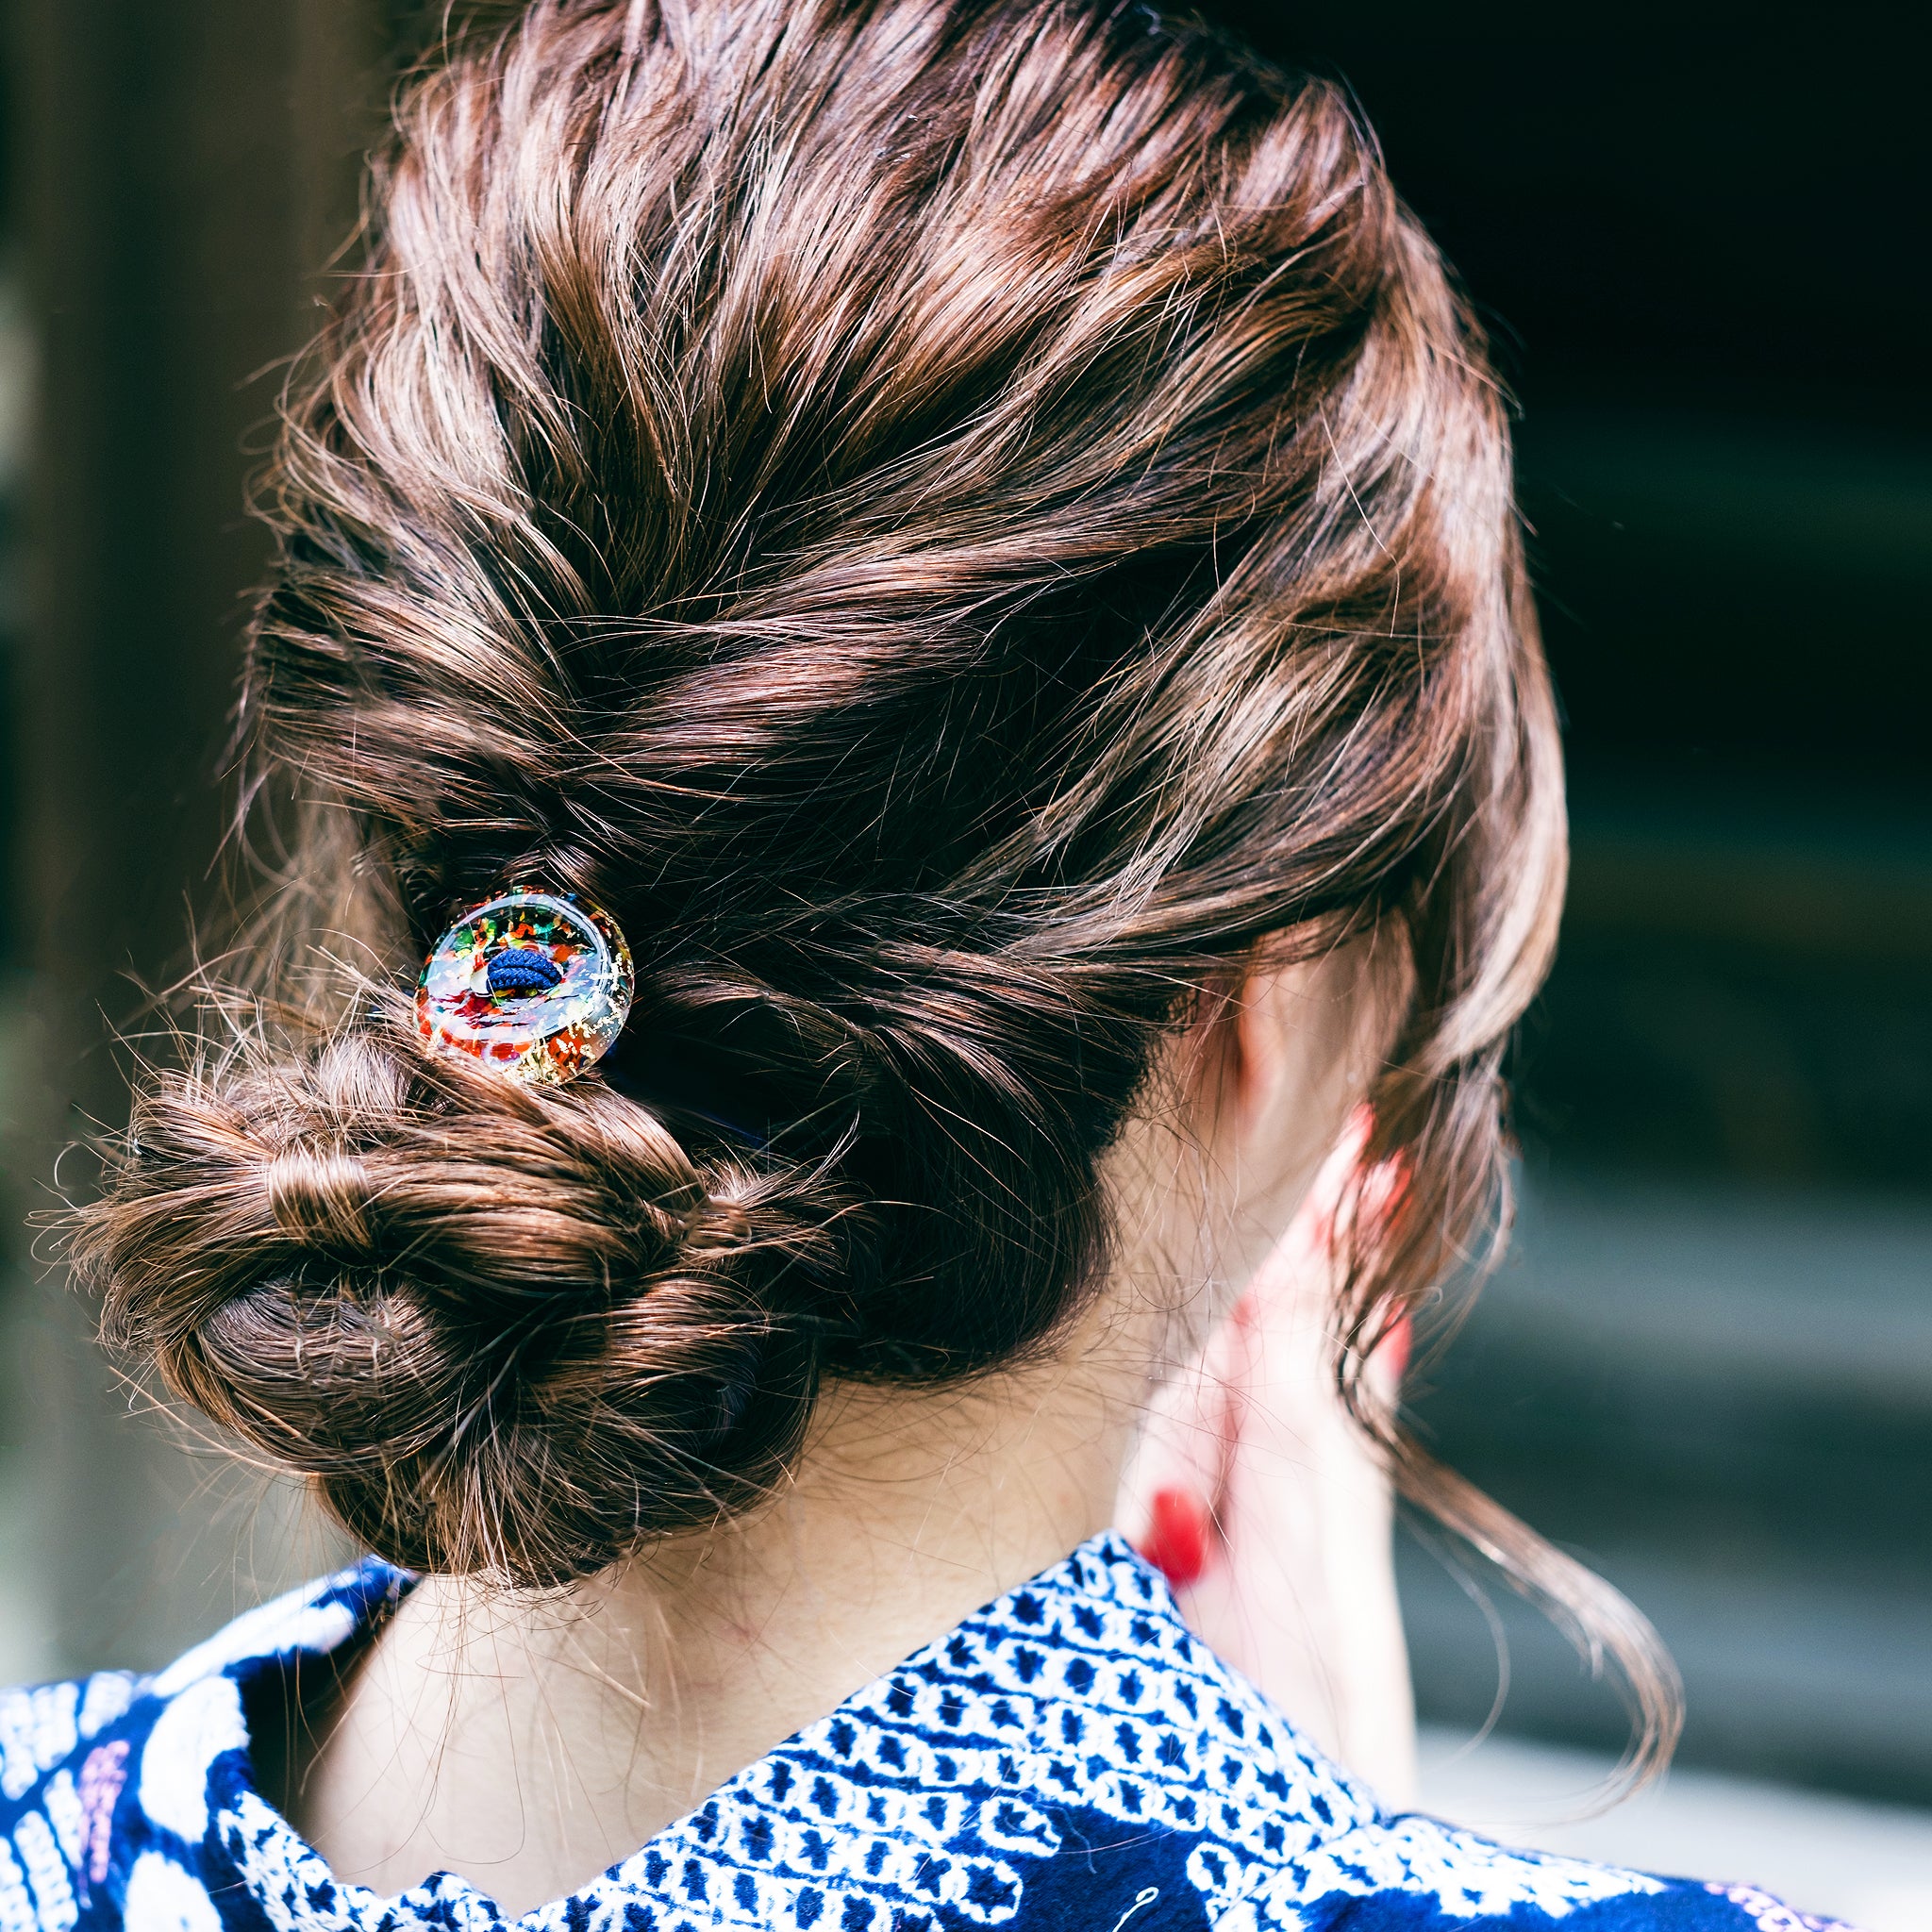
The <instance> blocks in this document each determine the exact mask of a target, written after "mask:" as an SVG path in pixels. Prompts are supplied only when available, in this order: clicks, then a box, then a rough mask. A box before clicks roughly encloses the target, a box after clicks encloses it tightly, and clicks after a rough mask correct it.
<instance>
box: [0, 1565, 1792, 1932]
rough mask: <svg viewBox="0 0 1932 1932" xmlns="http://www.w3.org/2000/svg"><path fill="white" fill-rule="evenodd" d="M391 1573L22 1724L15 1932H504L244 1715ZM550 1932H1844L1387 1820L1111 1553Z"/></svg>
mask: <svg viewBox="0 0 1932 1932" xmlns="http://www.w3.org/2000/svg"><path fill="white" fill-rule="evenodd" d="M408 1584H409V1579H408V1577H407V1576H405V1575H403V1574H401V1573H399V1572H397V1571H394V1570H391V1569H390V1568H389V1567H388V1566H386V1565H384V1564H382V1563H379V1562H376V1561H375V1560H374V1559H371V1560H370V1561H367V1562H365V1563H362V1564H361V1565H359V1566H358V1568H356V1569H354V1570H350V1571H346V1572H344V1573H343V1574H341V1575H339V1576H335V1577H332V1578H329V1579H327V1580H325V1581H324V1582H322V1583H318V1584H313V1585H310V1586H309V1587H308V1589H306V1590H302V1591H296V1592H294V1593H293V1594H292V1595H290V1596H288V1597H285V1598H283V1599H281V1600H280V1601H279V1602H276V1603H273V1604H270V1605H267V1606H266V1607H263V1608H261V1609H258V1610H254V1611H251V1612H250V1613H249V1614H248V1615H246V1616H244V1617H242V1618H241V1619H239V1620H238V1621H237V1622H236V1623H234V1624H230V1625H229V1626H228V1628H227V1629H225V1631H223V1632H222V1633H221V1634H220V1635H219V1636H217V1637H215V1638H213V1639H211V1640H210V1641H208V1642H207V1643H204V1644H202V1645H200V1646H199V1647H198V1648H197V1649H194V1650H192V1651H190V1652H189V1653H188V1655H187V1656H186V1657H182V1658H181V1659H180V1660H179V1661H178V1662H177V1663H175V1664H173V1665H171V1666H170V1667H169V1668H168V1669H167V1670H164V1671H162V1672H161V1673H160V1674H158V1675H157V1676H152V1677H137V1676H133V1675H130V1674H125V1673H122V1672H110V1673H104V1674H100V1675H98V1676H94V1677H90V1678H88V1679H87V1680H86V1681H85V1682H83V1683H73V1684H54V1685H49V1686H46V1687H44V1688H42V1689H41V1690H37V1691H8V1692H5V1693H0V1834H4V1835H0V1932H75V1928H76V1927H78V1928H87V1932H92V1928H100V1932H108V1928H115V1932H118V1928H122V1927H125V1928H126V1932H418V1928H425V1927H432V1926H433V1927H438V1928H441V1932H496V1928H500V1927H503V1925H504V1924H505V1920H504V1915H503V1914H502V1913H501V1912H500V1911H499V1910H498V1909H497V1907H496V1906H495V1905H494V1904H492V1903H491V1900H490V1898H489V1897H488V1896H487V1895H486V1894H485V1893H484V1892H482V1891H480V1890H477V1889H476V1888H475V1886H474V1885H471V1884H469V1883H468V1882H467V1881H465V1880H463V1879H460V1878H457V1877H453V1876H451V1875H450V1874H447V1873H441V1874H437V1875H436V1876H434V1877H431V1878H428V1879H425V1881H424V1882H423V1883H422V1884H421V1885H419V1886H417V1887H415V1888H414V1889H413V1890H409V1891H406V1892H404V1893H403V1894H402V1896H401V1897H399V1898H381V1897H378V1896H377V1895H376V1894H375V1893H374V1892H372V1891H369V1890H365V1889H363V1888H362V1887H359V1886H356V1885H350V1884H345V1883H342V1882H341V1881H340V1880H338V1879H337V1878H336V1877H335V1876H334V1875H333V1874H331V1873H330V1871H329V1869H328V1867H327V1866H326V1865H325V1864H324V1863H323V1861H322V1859H321V1858H320V1857H318V1856H317V1854H316V1853H315V1852H313V1851H312V1850H310V1849H309V1847H308V1845H307V1844H305V1843H304V1842H303V1840H301V1839H300V1838H299V1837H298V1836H297V1835H296V1833H295V1831H294V1830H293V1828H292V1827H291V1825H290V1824H288V1823H287V1822H286V1821H285V1820H284V1819H283V1818H282V1817H281V1816H280V1815H279V1814H278V1813H277V1812H276V1811H275V1809H274V1808H273V1807H271V1806H270V1805H269V1804H268V1803H267V1802H266V1801H265V1800H264V1799H263V1798H262V1797H261V1796H260V1794H259V1793H258V1791H257V1790H256V1789H255V1786H254V1783H253V1781H252V1778H251V1774H250V1768H249V1756H248V1732H247V1728H246V1724H245V1723H244V1719H243V1707H242V1689H243V1686H244V1685H246V1684H247V1683H248V1682H249V1681H250V1679H251V1678H254V1677H256V1676H257V1675H258V1674H262V1673H275V1672H286V1671H288V1670H289V1669H290V1668H291V1666H292V1665H293V1664H294V1663H295V1662H296V1661H297V1660H298V1659H299V1658H300V1657H303V1656H305V1655H307V1656H310V1657H313V1656H317V1655H320V1654H323V1653H326V1652H328V1651H330V1650H333V1649H335V1648H336V1647H337V1646H338V1645H341V1644H343V1643H345V1642H348V1641H351V1640H353V1639H354V1638H356V1637H357V1636H358V1633H364V1634H366V1633H367V1632H368V1631H369V1629H370V1628H371V1627H372V1626H373V1624H375V1622H376V1621H377V1620H379V1619H380V1618H382V1617H383V1616H384V1615H386V1614H387V1613H388V1611H389V1609H390V1608H391V1606H392V1605H393V1604H394V1603H395V1602H396V1601H397V1600H398V1599H399V1598H400V1596H401V1595H402V1593H403V1592H404V1591H406V1590H407V1589H408ZM515 1923H516V1924H517V1926H518V1927H519V1928H522V1932H700V1928H721V1927H735V1928H746V1932H749V1928H757V1932H964V1928H966V1927H970V1926H993V1925H998V1926H1007V1927H1009V1928H1011V1932H1179V1928H1182V1927H1189V1928H1206V1927H1208V1926H1212V1927H1215V1928H1217V1932H1451V1928H1453V1932H1472V1928H1475V1927H1479V1926H1480V1927H1492V1926H1507V1927H1510V1928H1512V1932H1540V1928H1547V1927H1551V1926H1554V1925H1556V1924H1561V1925H1562V1926H1563V1928H1564V1932H1820V1928H1821V1922H1819V1921H1816V1920H1811V1919H1806V1918H1803V1917H1801V1916H1800V1915H1799V1914H1797V1913H1795V1912H1792V1911H1790V1910H1789V1909H1788V1908H1787V1907H1783V1906H1780V1905H1779V1904H1777V1903H1776V1902H1775V1901H1774V1900H1773V1899H1771V1898H1768V1897H1766V1896H1765V1895H1764V1894H1763V1893H1761V1892H1758V1891H1757V1890H1753V1889H1751V1888H1750V1887H1748V1886H1712V1885H1704V1884H1698V1883H1691V1882H1689V1881H1684V1880H1677V1879H1666V1878H1649V1877H1644V1876H1642V1875H1641V1874H1638V1873H1634V1872H1620V1871H1615V1870H1612V1869H1609V1868H1607V1867H1604V1866H1597V1865H1584V1864H1578V1863H1575V1862H1574V1861H1572V1860H1569V1859H1564V1858H1556V1857H1541V1856H1539V1855H1536V1854H1532V1853H1527V1852H1512V1851H1506V1850H1503V1849H1501V1848H1499V1847H1498V1846H1495V1845H1492V1844H1489V1843H1487V1842H1485V1841H1484V1840H1481V1839H1478V1838H1475V1837H1473V1836H1472V1835H1471V1834H1469V1833H1467V1832H1463V1831H1457V1830H1455V1829H1453V1828H1451V1827H1450V1826H1448V1825H1445V1824H1438V1823H1436V1822H1435V1821H1434V1820H1432V1819H1428V1818H1422V1817H1414V1816H1408V1817H1388V1816H1385V1815H1383V1814H1382V1813H1381V1812H1380V1811H1378V1810H1377V1808H1376V1807H1375V1805H1374V1801H1373V1800H1372V1799H1371V1798H1370V1797H1369V1796H1368V1794H1367V1793H1366V1792H1365V1791H1363V1790H1361V1789H1360V1788H1359V1787H1358V1786H1356V1785H1354V1784H1351V1783H1350V1782H1349V1780H1348V1779H1347V1778H1346V1777H1344V1776H1343V1775H1342V1774H1341V1773H1340V1772H1338V1771H1337V1770H1336V1769H1335V1768H1334V1767H1333V1766H1332V1765H1330V1764H1328V1763H1327V1762H1326V1761H1325V1760H1324V1758H1322V1757H1320V1756H1319V1755H1318V1754H1317V1753H1316V1752H1315V1751H1314V1750H1312V1749H1311V1748H1310V1747H1309V1746H1308V1745H1307V1744H1305V1743H1303V1742H1302V1741H1301V1740H1300V1739H1299V1738H1297V1737H1296V1736H1295V1734H1294V1733H1293V1731H1292V1730H1291V1729H1290V1727H1289V1726H1288V1724H1286V1723H1284V1722H1283V1720H1282V1718H1281V1717H1280V1715H1279V1714H1278V1713H1277V1712H1276V1711H1275V1710H1274V1709H1273V1708H1272V1707H1270V1706H1269V1704H1268V1703H1267V1701H1266V1700H1265V1699H1264V1698H1263V1697H1262V1696H1261V1695H1260V1693H1259V1692H1258V1691H1256V1690H1255V1689H1254V1688H1253V1687H1252V1686H1251V1685H1250V1684H1248V1683H1247V1682H1246V1681H1245V1680H1244V1679H1242V1678H1241V1677H1240V1676H1238V1675H1237V1674H1235V1673H1234V1672H1233V1671H1231V1670H1229V1669H1228V1668H1227V1666H1226V1665H1224V1664H1223V1663H1222V1662H1220V1660H1219V1659H1218V1658H1216V1657H1214V1656H1213V1654H1212V1653H1211V1652H1209V1651H1208V1649H1207V1648H1206V1647H1205V1646H1204V1645H1202V1644H1201V1643H1200V1642H1199V1641H1197V1640H1196V1639H1195V1638H1194V1637H1193V1636H1192V1635H1191V1633H1190V1632H1189V1630H1188V1628H1187V1625H1186V1624H1184V1623H1183V1622H1182V1621H1181V1618H1180V1615H1179V1613H1178V1612H1177V1611H1176V1609H1175V1608H1174V1601H1173V1599H1172V1597H1171V1596H1170V1595H1169V1593H1168V1591H1167V1587H1166V1585H1165V1584H1164V1583H1163V1582H1162V1581H1161V1579H1160V1577H1159V1576H1158V1574H1156V1573H1155V1572H1154V1571H1153V1570H1151V1569H1150V1568H1149V1567H1148V1566H1147V1565H1146V1564H1145V1563H1143V1562H1142V1561H1141V1559H1140V1557H1137V1556H1135V1554H1134V1553H1133V1551H1132V1550H1130V1549H1129V1548H1128V1547H1127V1545H1126V1544H1125V1543H1124V1542H1123V1541H1121V1540H1120V1539H1119V1538H1118V1537H1116V1536H1113V1535H1111V1534H1109V1535H1106V1536H1101V1537H1098V1538H1096V1539H1095V1540H1094V1541H1091V1542H1090V1543H1087V1544H1085V1545H1084V1546H1083V1547H1081V1548H1080V1549H1078V1550H1076V1551H1075V1552H1074V1554H1073V1555H1072V1556H1071V1557H1068V1558H1067V1559H1066V1560H1065V1561H1064V1562H1063V1563H1059V1564H1058V1565H1056V1566H1055V1567H1054V1568H1053V1569H1051V1570H1049V1571H1047V1572H1046V1573H1045V1574H1043V1575H1041V1576H1039V1577H1037V1578H1036V1579H1035V1580H1034V1581H1033V1582H1031V1583H1028V1584H1025V1585H1023V1586H1022V1587H1021V1588H1020V1589H1018V1590H1015V1591H1011V1592H1010V1593H1009V1594H1008V1595H1007V1596H1004V1597H1002V1598H1000V1599H999V1601H998V1602H996V1603H994V1604H991V1605H990V1606H989V1607H987V1608H985V1609H983V1610H979V1611H977V1612H975V1613H974V1615H973V1616H970V1617H968V1618H967V1619H966V1620H965V1622H964V1623H962V1624H959V1625H958V1627H957V1628H956V1629H955V1630H953V1631H952V1632H951V1633H950V1634H949V1635H948V1636H945V1637H942V1638H941V1639H940V1641H938V1642H936V1643H933V1644H931V1645H929V1646H927V1648H925V1649H924V1650H922V1651H920V1652H918V1653H917V1654H916V1655H914V1656H913V1657H908V1659H907V1660H906V1662H904V1663H903V1664H901V1665H900V1666H899V1667H898V1668H897V1669H896V1670H894V1671H891V1672H890V1673H888V1674H887V1675H885V1676H883V1677H881V1678H880V1679H879V1680H878V1681H877V1682H876V1683H874V1684H872V1685H870V1686H868V1687H867V1688H866V1689H865V1690H863V1691H859V1692H858V1694H857V1695H856V1696H853V1697H850V1698H848V1699H847V1700H846V1701H845V1702H844V1703H843V1704H842V1705H841V1706H840V1707H839V1708H838V1709H837V1710H835V1711H834V1712H833V1713H832V1714H831V1716H829V1717H827V1718H824V1719H823V1720H822V1721H821V1722H819V1723H817V1724H811V1725H809V1726H808V1728H806V1729H805V1730H802V1731H800V1732H799V1733H798V1734H797V1735H796V1736H795V1737H793V1738H791V1739H790V1740H788V1741H787V1742H785V1743H783V1744H780V1745H779V1746H778V1748H777V1749H776V1750H774V1752H772V1753H771V1754H770V1756H769V1757H763V1758H761V1759H760V1760H759V1761H758V1763H756V1764H754V1765H751V1766H750V1767H749V1768H748V1769H746V1770H744V1771H741V1772H740V1773H739V1774H738V1775H737V1776H736V1777H734V1778H732V1779H731V1780H730V1782H729V1783H728V1784H726V1785H724V1787H723V1788H722V1789H720V1790H718V1791H717V1792H715V1793H714V1794H713V1795H712V1796H711V1797H710V1798H708V1800H706V1802H705V1803H704V1804H703V1805H701V1806H700V1807H698V1808H697V1809H696V1810H695V1811H693V1812H691V1815H690V1816H689V1817H687V1818H684V1819H682V1820H680V1821H679V1822H678V1823H676V1824H672V1825H670V1826H668V1827H667V1828H666V1829H665V1830H663V1831H661V1832H659V1833H658V1836H657V1837H656V1838H654V1839H652V1840H650V1842H649V1843H648V1844H646V1845H645V1846H644V1847H643V1848H642V1849H641V1851H639V1852H636V1853H634V1854H633V1855H632V1856H631V1857H628V1858H626V1859H625V1860H624V1861H623V1862H622V1863H621V1864H617V1865H613V1866H612V1867H611V1868H610V1870H609V1871H608V1872H606V1873H605V1874H603V1875H602V1876H601V1877H599V1878H595V1879H593V1880H592V1881H591V1883H590V1884H589V1885H587V1886H585V1887H584V1889H583V1890H581V1891H578V1892H576V1893H575V1894H573V1895H572V1896H571V1897H569V1898H564V1899H558V1900H557V1901H555V1902H554V1903H553V1904H550V1905H546V1906H542V1907H539V1908H538V1909H537V1910H535V1911H533V1912H530V1913H528V1914H527V1915H525V1917H524V1918H522V1919H519V1920H518V1921H516V1922H515Z"/></svg>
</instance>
